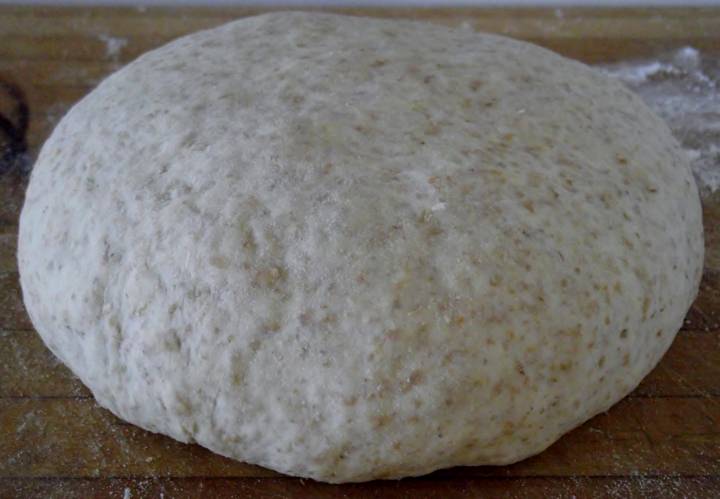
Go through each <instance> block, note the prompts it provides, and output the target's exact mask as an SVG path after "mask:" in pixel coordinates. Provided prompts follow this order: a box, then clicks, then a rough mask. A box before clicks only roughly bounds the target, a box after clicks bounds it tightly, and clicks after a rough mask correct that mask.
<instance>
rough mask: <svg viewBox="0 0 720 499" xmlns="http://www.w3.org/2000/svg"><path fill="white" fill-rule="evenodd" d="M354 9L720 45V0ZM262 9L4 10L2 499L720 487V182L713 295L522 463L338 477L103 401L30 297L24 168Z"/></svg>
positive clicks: (582, 46)
mask: <svg viewBox="0 0 720 499" xmlns="http://www.w3.org/2000/svg"><path fill="white" fill-rule="evenodd" d="M336 10H338V9H336ZM340 10H342V11H343V12H345V13H350V14H362V15H369V16H378V17H398V18H415V19H423V20H427V21H430V22H437V23H441V24H447V25H465V26H466V27H468V28H474V29H478V30H484V31H491V32H497V33H502V34H506V35H509V36H513V37H516V38H521V39H525V40H529V41H533V42H535V43H538V44H540V45H543V46H546V47H548V48H551V49H553V50H555V51H557V52H560V53H562V54H564V55H567V56H569V57H573V58H576V59H580V60H582V61H585V62H588V63H599V62H612V61H619V60H626V59H631V58H639V57H653V56H655V55H658V54H660V53H663V52H665V51H667V50H671V49H677V48H679V47H682V46H685V45H692V46H693V47H695V48H697V49H699V50H700V51H701V52H702V53H704V54H708V55H710V56H713V57H717V58H720V9H659V10H648V9H563V10H556V9H504V8H503V9H499V8H498V9H484V10H483V9H413V10H404V9H340ZM258 12H260V10H258V9H249V8H223V9H210V8H148V9H146V10H139V9H133V8H92V9H81V8H31V7H12V6H0V115H2V116H3V117H5V118H6V119H5V121H2V120H0V128H2V129H1V130H0V498H16V497H17V498H26V497H43V498H44V497H63V498H65V497H69V498H88V497H118V498H128V497H131V498H138V497H143V498H144V497H156V498H159V497H164V498H171V497H172V498H175V497H177V498H181V497H220V498H230V497H243V498H261V497H262V498H264V497H318V498H327V497H348V498H360V497H383V498H384V497H388V498H425V497H428V498H429V497H443V498H445V497H447V498H454V497H463V498H464V497H517V498H525V497H543V498H545V497H582V498H584V497H648V498H655V497H659V498H664V497H698V498H702V497H708V498H710V497H720V193H716V194H715V196H714V197H713V198H710V199H706V200H704V206H703V211H704V218H705V228H706V252H707V255H706V262H705V263H706V268H705V272H704V277H703V282H702V285H701V290H700V295H699V296H698V299H697V300H696V302H695V304H694V305H693V307H692V309H691V311H690V312H689V314H688V317H687V319H686V321H685V325H684V327H683V329H682V331H681V332H680V333H679V334H678V337H677V339H676V340H675V342H674V344H673V345H672V347H671V348H670V350H669V352H668V353H667V355H666V356H665V357H664V358H663V360H662V361H661V362H660V364H659V365H658V366H657V368H656V369H655V370H654V371H653V372H652V373H651V374H650V375H649V376H648V377H647V378H646V379H645V380H644V381H643V382H642V383H641V384H640V386H639V387H638V388H637V389H636V390H635V391H634V392H633V393H631V394H630V395H629V396H628V397H627V398H625V399H624V400H623V401H621V402H620V403H619V404H617V405H616V406H615V407H613V408H612V409H611V410H610V411H609V412H607V413H605V414H601V415H599V416H597V417H595V418H593V419H592V420H590V421H589V422H587V423H586V424H584V425H583V426H581V427H580V428H578V429H576V430H574V431H573V432H571V433H569V434H568V435H566V436H565V437H563V438H562V439H561V440H560V441H559V442H557V443H556V444H554V445H553V446H551V447H550V448H549V449H548V450H547V451H545V452H544V453H542V454H540V455H538V456H535V457H533V458H530V459H528V460H526V461H523V462H521V463H517V464H515V465H512V466H505V467H487V466H483V467H467V468H454V469H449V470H442V471H438V472H436V473H433V474H431V475H428V476H426V477H420V478H415V479H405V480H401V481H378V482H370V483H364V484H352V485H341V486H336V485H326V484H320V483H317V482H314V481H312V480H301V479H295V478H291V477H286V476H282V475H280V474H278V473H275V472H272V471H269V470H267V469H264V468H260V467H257V466H252V465H247V464H243V463H238V462H235V461H231V460H229V459H225V458H222V457H220V456H217V455H214V454H212V453H210V452H209V451H207V450H205V449H203V448H201V447H198V446H194V445H184V444H180V443H178V442H175V441H173V440H171V439H169V438H166V437H163V436H160V435H156V434H151V433H148V432H146V431H143V430H141V429H139V428H136V427H134V426H132V425H129V424H127V423H125V422H123V421H121V420H119V419H117V418H116V417H114V416H113V415H112V414H110V413H109V412H107V411H105V410H103V409H101V408H99V407H98V406H97V405H96V404H95V402H94V400H93V398H92V396H91V395H90V393H89V391H88V390H87V389H86V388H85V387H84V386H83V385H82V384H81V383H80V382H79V381H78V380H77V379H76V378H75V377H74V376H73V375H72V374H71V373H70V372H69V371H68V370H67V369H66V368H65V367H64V366H63V365H61V364H60V363H59V362H58V361H57V360H56V359H55V358H54V357H53V355H52V354H51V353H50V352H49V351H48V350H47V349H46V348H45V346H44V345H43V343H42V341H41V340H40V338H39V336H38V335H37V334H36V333H35V332H34V331H33V329H32V324H31V323H30V320H29V319H28V317H27V314H26V313H25V310H24V308H23V305H22V301H21V296H20V288H19V283H18V273H17V266H16V261H15V249H16V239H17V237H16V234H17V223H18V216H19V212H20V209H21V207H22V201H23V194H24V189H25V183H26V178H27V177H26V175H24V174H23V172H26V171H27V170H28V169H29V167H30V166H31V165H32V162H33V160H34V158H35V157H36V155H37V152H38V149H39V147H40V146H41V145H42V143H43V141H44V140H45V139H46V138H47V136H48V134H49V133H50V131H51V130H52V128H53V126H54V125H55V124H56V123H57V120H58V119H59V118H60V117H61V116H62V115H63V113H64V112H65V111H66V110H67V109H68V108H69V107H70V106H71V105H72V104H73V103H75V102H76V101H77V100H78V99H80V98H81V97H82V96H83V95H85V94H86V93H87V92H88V91H89V90H91V89H92V88H93V87H94V86H95V85H96V84H97V83H98V81H100V80H101V79H102V78H103V77H104V76H106V75H107V74H109V73H110V72H112V71H114V70H116V69H118V68H119V67H121V66H122V64H124V63H126V62H128V61H129V60H132V59H133V58H135V57H137V56H138V55H139V54H141V53H143V52H145V51H146V50H149V49H152V48H154V47H157V46H158V45H161V44H163V43H164V42H166V41H168V40H171V39H173V38H175V37H177V36H180V35H183V34H186V33H189V32H192V31H195V30H198V29H202V28H208V27H212V26H216V25H219V24H221V23H223V22H225V21H228V20H231V19H234V18H236V17H240V16H244V15H251V14H255V13H258ZM9 89H14V91H9ZM23 106H25V107H26V108H27V110H29V114H27V113H25V112H24V111H23V109H24V107H23ZM23 114H27V116H25V117H26V118H27V117H29V121H28V123H27V126H25V125H24V124H23ZM13 134H14V135H13ZM11 135H12V136H13V138H11V137H10V136H11ZM10 149H12V150H13V154H12V155H10V154H5V153H4V152H3V151H4V150H5V151H9V150H10Z"/></svg>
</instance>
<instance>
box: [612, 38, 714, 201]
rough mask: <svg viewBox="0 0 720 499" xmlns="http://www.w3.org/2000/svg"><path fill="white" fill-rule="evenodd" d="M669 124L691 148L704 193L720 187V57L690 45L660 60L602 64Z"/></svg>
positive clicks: (696, 177) (675, 133)
mask: <svg viewBox="0 0 720 499" xmlns="http://www.w3.org/2000/svg"><path fill="white" fill-rule="evenodd" d="M600 69H601V70H602V71H604V72H605V73H607V74H609V75H611V76H614V77H616V78H618V79H619V80H621V81H622V82H624V83H625V84H626V85H627V86H628V87H630V88H631V89H632V90H633V91H635V92H636V93H638V94H639V95H640V96H641V97H642V98H643V99H644V100H645V102H646V103H647V104H648V105H649V106H650V107H651V108H653V109H654V110H655V112H657V113H658V114H659V115H660V116H662V118H663V119H664V120H665V121H666V122H667V123H668V125H669V126H670V129H671V130H672V132H673V134H674V135H675V137H676V138H677V139H678V140H679V141H680V143H681V144H682V146H683V148H684V149H685V150H686V151H687V154H688V156H689V157H690V159H691V162H692V168H693V173H694V174H695V179H696V180H697V183H698V187H700V192H701V195H702V196H709V195H711V194H713V193H714V192H715V191H717V190H718V189H719V188H720V60H717V59H710V58H708V57H702V56H701V54H700V52H699V51H698V50H696V49H694V48H692V47H684V48H681V49H680V50H677V51H675V52H672V53H669V54H665V55H663V56H661V57H659V58H658V59H657V60H644V61H634V62H623V63H618V64H613V65H606V66H600Z"/></svg>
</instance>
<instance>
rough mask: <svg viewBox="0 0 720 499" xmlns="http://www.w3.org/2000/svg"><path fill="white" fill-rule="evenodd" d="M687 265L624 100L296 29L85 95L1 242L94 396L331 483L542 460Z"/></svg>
mask: <svg viewBox="0 0 720 499" xmlns="http://www.w3.org/2000/svg"><path fill="white" fill-rule="evenodd" d="M702 258H703V239H702V225H701V212H700V203H699V198H698V194H697V189H696V186H695V183H694V181H693V178H692V175H691V173H690V169H689V167H688V161H687V159H686V158H685V157H684V156H683V154H682V152H681V150H680V149H679V147H678V145H677V143H676V142H675V140H674V139H673V137H672V136H671V134H670V132H669V130H668V128H667V127H666V126H665V124H664V123H663V122H662V121H661V120H660V118H658V117H657V116H656V115H655V114H653V113H652V112H651V111H650V110H649V109H648V108H647V107H646V106H645V105H643V104H642V102H641V101H640V100H639V98H638V97H636V96H634V95H633V94H631V93H630V92H628V91H627V90H625V88H623V87H622V86H621V84H620V83H617V82H615V81H611V80H610V79H608V78H606V77H604V76H601V75H600V74H598V73H596V72H595V71H593V70H591V69H589V68H588V67H586V66H584V65H582V64H579V63H577V62H573V61H570V60H567V59H564V58H562V57H560V56H558V55H555V54H553V53H551V52H549V51H547V50H544V49H541V48H539V47H535V46H533V45H530V44H527V43H522V42H518V41H513V40H510V39H507V38H502V37H498V36H491V35H486V34H479V33H474V32H470V31H468V30H453V29H449V28H446V27H439V26H433V25H429V24H422V23H415V22H409V21H389V20H374V19H364V18H356V17H344V16H337V15H327V14H303V13H274V14H268V15H262V16H259V17H252V18H247V19H242V20H239V21H237V22H233V23H230V24H227V25H225V26H221V27H219V28H216V29H212V30H209V31H203V32H199V33H195V34H193V35H190V36H187V37H184V38H181V39H179V40H177V41H174V42H172V43H170V44H168V45H166V46H164V47H162V48H159V49H157V50H154V51H152V52H150V53H148V54H145V55H143V56H142V57H140V58H139V59H137V60H136V61H134V62H132V63H131V64H129V65H128V66H127V67H125V68H123V69H122V70H120V71H118V72H117V73H115V74H113V75H112V76H110V77H109V78H107V79H106V80H105V81H103V82H102V83H101V84H100V85H99V86H98V87H97V89H95V90H94V91H92V92H91V93H90V94H89V95H88V96H87V97H85V98H84V99H83V100H82V101H81V102H79V103H78V104H77V105H76V106H75V107H74V108H73V109H72V110H71V111H70V112H69V113H68V114H67V116H65V117H64V118H63V120H62V121H61V122H60V124H59V125H58V126H57V128H56V129H55V131H54V132H53V134H52V136H51V137H50V139H49V140H48V141H47V143H46V144H45V145H44V147H43V149H42V152H41V154H40V157H39V159H38V161H37V164H36V166H35V169H34V172H33V174H32V180H31V182H30V186H29V189H28V192H27V199H26V203H25V207H24V209H23V212H22V218H21V225H20V239H19V264H20V270H21V278H22V288H23V293H24V299H25V303H26V305H27V309H28V311H29V313H30V316H31V318H32V321H33V324H35V326H36V328H37V330H38V332H39V333H40V334H41V335H42V337H43V339H44V341H45V343H46V344H47V345H48V347H49V348H50V349H51V350H52V351H53V352H54V353H55V354H56V355H57V356H58V357H59V358H60V359H62V361H63V362H64V363H65V364H67V365H68V366H69V367H70V368H71V369H72V370H73V372H74V373H75V374H77V376H79V377H80V379H81V380H82V381H83V382H84V383H85V384H86V385H87V386H88V387H89V388H90V389H91V390H92V392H93V394H94V395H95V397H96V399H97V401H98V402H99V403H100V404H101V405H102V406H103V407H106V408H108V409H109V410H111V411H112V412H113V413H115V414H117V415H118V416H119V417H121V418H123V419H125V420H127V421H130V422H132V423H134V424H136V425H138V426H141V427H143V428H145V429H147V430H150V431H154V432H159V433H163V434H165V435H169V436H171V437H173V438H175V439H177V440H180V441H183V442H197V443H199V444H200V445H203V446H205V447H207V448H209V449H211V450H213V451H215V452H217V453H220V454H223V455H225V456H230V457H233V458H236V459H239V460H242V461H247V462H250V463H256V464H260V465H263V466H267V467H269V468H272V469H274V470H279V471H282V472H284V473H288V474H292V475H299V476H305V477H312V478H316V479H318V480H325V481H330V482H344V481H360V480H369V479H372V478H388V477H402V476H408V475H419V474H423V473H428V472H430V471H433V470H436V469H438V468H444V467H449V466H455V465H479V464H504V463H512V462H514V461H518V460H520V459H523V458H525V457H527V456H530V455H533V454H535V453H538V452H540V451H542V450H543V449H545V448H546V447H547V446H548V445H550V444H551V443H552V442H554V441H555V440H556V439H558V438H559V437H560V436H561V435H562V434H563V433H565V432H567V431H569V430H570V429H572V428H574V427H576V426H577V425H579V424H581V423H582V422H583V421H586V420H587V419H588V418H590V417H592V416H593V415H595V414H597V413H599V412H601V411H605V410H606V409H608V408H609V407H610V406H611V405H612V404H614V403H615V402H617V401H618V400H620V399H621V398H622V397H624V396H625V395H627V394H628V393H629V392H630V391H631V390H632V389H633V388H634V387H635V386H636V385H637V384H638V383H639V382H640V380H641V379H642V378H643V376H645V375H646V374H647V373H648V371H650V369H652V368H653V366H654V365H655V364H656V363H657V362H658V360H659V359H660V357H661V356H662V355H663V353H664V352H665V351H666V349H667V348H668V346H669V345H670V343H671V342H672V340H673V337H674V336H675V334H676V332H677V331H678V329H679V328H680V326H681V324H682V321H683V317H684V314H685V312H686V311H687V309H688V307H689V306H690V304H691V302H692V300H693V298H694V297H695V294H696V291H697V288H698V282H699V279H700V274H701V267H702Z"/></svg>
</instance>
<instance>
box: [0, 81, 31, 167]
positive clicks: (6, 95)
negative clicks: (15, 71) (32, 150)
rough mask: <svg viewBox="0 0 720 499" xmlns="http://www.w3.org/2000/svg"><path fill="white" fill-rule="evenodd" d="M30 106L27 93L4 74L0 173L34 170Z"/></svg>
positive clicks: (0, 101) (0, 93)
mask: <svg viewBox="0 0 720 499" xmlns="http://www.w3.org/2000/svg"><path fill="white" fill-rule="evenodd" d="M29 124H30V108H29V106H28V104H27V99H26V98H25V92H23V91H22V89H21V88H20V87H19V86H18V85H17V84H15V83H13V82H11V81H9V80H7V79H5V78H2V77H0V174H4V173H9V172H14V173H16V174H18V175H21V176H25V175H27V174H28V173H29V172H30V158H29V156H28V146H27V137H26V134H27V130H28V125H29Z"/></svg>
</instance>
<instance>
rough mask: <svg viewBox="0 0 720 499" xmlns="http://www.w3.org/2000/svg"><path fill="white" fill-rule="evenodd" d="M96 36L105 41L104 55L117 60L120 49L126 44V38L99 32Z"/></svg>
mask: <svg viewBox="0 0 720 499" xmlns="http://www.w3.org/2000/svg"><path fill="white" fill-rule="evenodd" d="M97 37H98V39H99V40H100V41H102V42H104V43H105V57H106V58H108V59H111V60H113V61H115V62H117V61H118V59H119V58H120V53H121V52H122V49H123V48H125V46H126V45H127V44H128V41H127V38H119V37H115V36H110V35H108V34H105V33H100V34H99V35H98V36H97Z"/></svg>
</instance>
